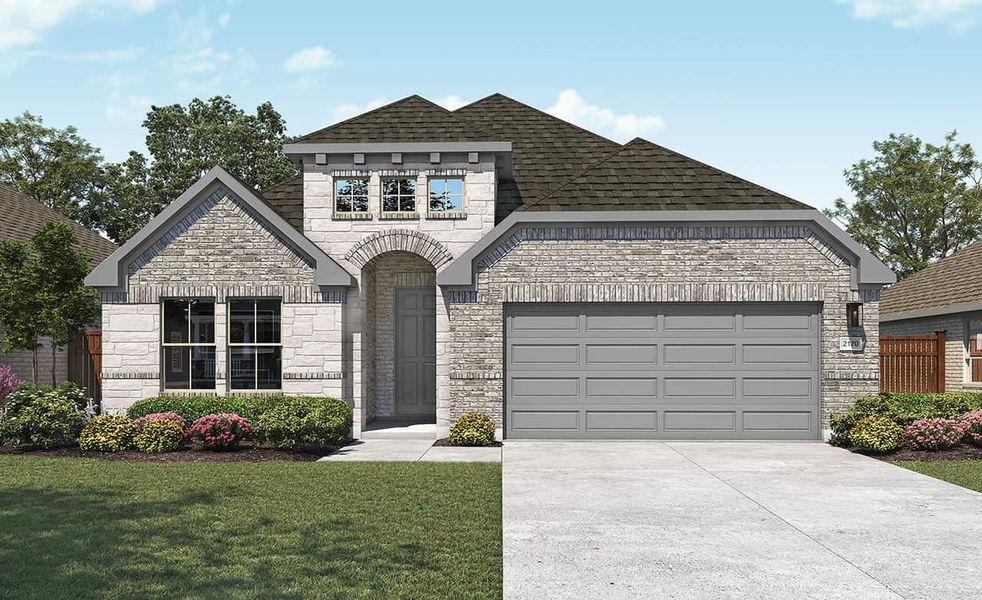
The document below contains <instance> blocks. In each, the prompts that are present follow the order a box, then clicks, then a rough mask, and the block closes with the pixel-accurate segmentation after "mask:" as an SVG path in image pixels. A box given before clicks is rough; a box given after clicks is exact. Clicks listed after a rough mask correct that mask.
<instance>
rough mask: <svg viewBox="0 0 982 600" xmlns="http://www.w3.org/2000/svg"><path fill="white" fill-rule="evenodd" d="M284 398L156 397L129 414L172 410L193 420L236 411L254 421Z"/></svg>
mask: <svg viewBox="0 0 982 600" xmlns="http://www.w3.org/2000/svg"><path fill="white" fill-rule="evenodd" d="M285 399H286V397H285V396H210V395H209V396H205V395H202V396H154V397H153V398H145V399H143V400H138V401H136V402H134V403H133V406H131V407H130V408H129V409H128V410H127V411H126V414H127V415H128V416H129V417H130V418H131V419H139V418H140V417H145V416H147V415H150V414H153V413H168V412H173V413H177V414H178V415H180V416H181V418H182V419H184V420H185V421H186V422H188V423H194V422H195V421H197V420H198V419H200V418H201V417H204V416H206V415H219V414H226V413H234V414H237V415H239V416H241V417H242V418H244V419H245V420H247V421H250V422H254V421H258V420H259V417H260V416H262V415H263V414H264V413H266V411H268V410H270V409H271V408H273V407H275V406H277V405H278V404H281V403H282V402H283V401H284V400H285Z"/></svg>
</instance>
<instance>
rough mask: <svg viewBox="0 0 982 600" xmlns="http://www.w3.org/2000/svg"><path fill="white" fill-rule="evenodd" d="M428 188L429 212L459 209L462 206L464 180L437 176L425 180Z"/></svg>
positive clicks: (461, 208)
mask: <svg viewBox="0 0 982 600" xmlns="http://www.w3.org/2000/svg"><path fill="white" fill-rule="evenodd" d="M427 184H428V185H429V188H430V190H429V191H430V194H429V195H430V212H444V211H460V210H463V207H464V180H463V179H460V178H459V177H457V178H447V177H437V178H432V177H431V178H430V179H429V181H428V182H427Z"/></svg>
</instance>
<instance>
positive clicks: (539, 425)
mask: <svg viewBox="0 0 982 600" xmlns="http://www.w3.org/2000/svg"><path fill="white" fill-rule="evenodd" d="M510 416H511V429H512V430H513V431H519V432H521V431H543V430H546V431H567V432H575V431H579V428H580V411H579V410H551V411H536V410H516V411H514V412H512V413H511V414H510Z"/></svg>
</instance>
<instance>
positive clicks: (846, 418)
mask: <svg viewBox="0 0 982 600" xmlns="http://www.w3.org/2000/svg"><path fill="white" fill-rule="evenodd" d="M973 410H982V394H978V393H968V392H949V393H945V394H876V395H870V396H859V397H857V398H856V402H855V403H854V404H853V405H852V406H850V407H849V408H847V409H846V410H845V411H843V412H841V413H837V414H834V415H832V418H831V422H830V424H831V426H832V438H831V439H830V440H829V443H831V444H833V445H836V446H848V445H850V444H851V443H852V442H851V440H850V439H849V432H850V431H852V428H853V427H855V426H856V424H857V423H858V422H859V421H860V420H862V419H865V418H866V417H874V416H876V417H886V418H888V419H890V420H891V421H893V422H894V423H896V424H897V425H900V426H901V427H905V426H907V425H910V424H911V423H913V422H914V421H917V420H919V419H929V418H942V419H958V418H960V417H961V416H962V415H963V414H965V413H967V412H969V411H973Z"/></svg>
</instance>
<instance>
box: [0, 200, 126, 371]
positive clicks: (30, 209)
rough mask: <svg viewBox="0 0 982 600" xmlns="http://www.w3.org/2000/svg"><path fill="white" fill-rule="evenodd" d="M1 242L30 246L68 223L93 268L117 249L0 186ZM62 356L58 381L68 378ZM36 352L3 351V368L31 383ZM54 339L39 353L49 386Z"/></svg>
mask: <svg viewBox="0 0 982 600" xmlns="http://www.w3.org/2000/svg"><path fill="white" fill-rule="evenodd" d="M0 214H2V215H3V218H2V219H0V242H2V241H16V242H22V243H25V244H26V243H29V242H30V241H31V238H32V237H33V236H34V234H35V233H37V232H38V231H39V230H40V229H41V228H42V227H44V226H45V225H47V224H48V223H50V222H52V221H60V222H63V223H68V224H69V225H70V226H71V227H72V229H73V230H74V233H75V242H76V244H77V246H76V247H77V248H78V249H79V250H82V251H84V252H85V253H86V254H88V256H89V259H90V260H91V264H92V265H97V264H99V263H100V262H102V261H103V260H105V259H106V257H107V256H109V255H110V254H112V252H113V251H114V250H115V249H116V244H113V243H112V242H110V241H109V240H107V239H106V238H104V237H102V236H101V235H99V234H98V233H96V232H94V231H91V230H89V229H86V228H85V227H83V226H81V225H79V224H78V223H76V222H75V221H72V220H71V219H69V218H67V217H65V216H64V215H62V214H61V213H60V212H58V211H56V210H55V209H53V208H48V207H47V206H45V205H44V204H42V203H40V202H38V201H37V200H35V199H34V198H31V197H30V196H28V195H26V194H23V193H21V192H18V191H17V190H16V189H14V188H12V187H10V186H8V185H4V184H0ZM59 353H60V354H61V356H60V357H59V358H58V359H56V360H55V365H54V372H55V379H56V380H57V381H59V382H60V381H64V380H65V379H66V378H67V377H68V361H67V359H66V357H65V356H64V352H63V349H61V350H59ZM31 355H32V353H31V352H28V351H15V352H8V353H3V352H0V365H7V366H10V367H12V368H13V370H14V373H15V374H16V375H17V377H18V378H19V379H21V380H22V381H30V380H31V375H32V357H31ZM51 363H52V356H51V340H50V339H49V338H42V339H41V348H40V349H39V351H38V378H39V380H40V381H42V382H45V383H49V382H50V381H51V372H52V364H51Z"/></svg>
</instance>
